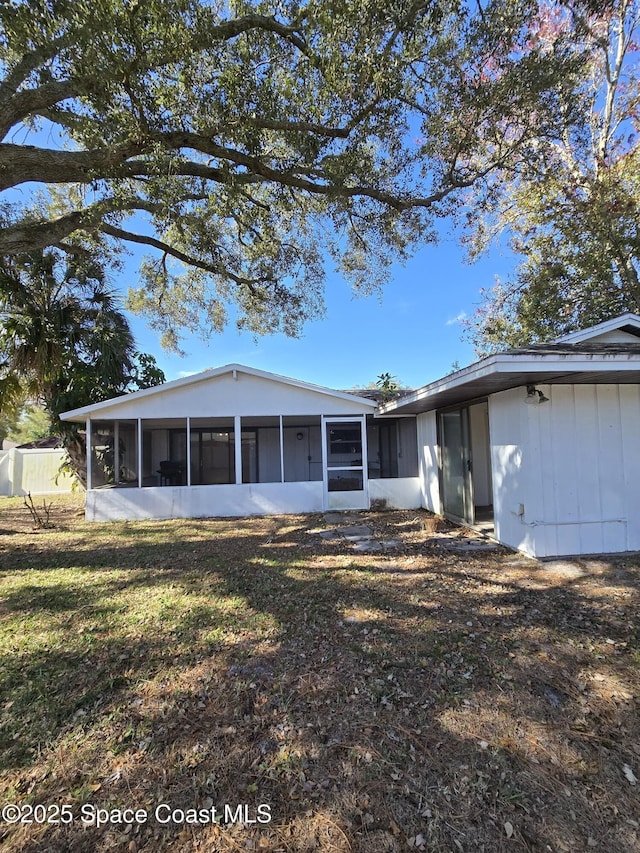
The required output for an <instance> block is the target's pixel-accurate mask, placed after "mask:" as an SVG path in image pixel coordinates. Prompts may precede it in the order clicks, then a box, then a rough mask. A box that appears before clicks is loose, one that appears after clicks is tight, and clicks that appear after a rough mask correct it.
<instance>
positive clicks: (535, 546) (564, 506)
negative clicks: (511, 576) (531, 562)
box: [489, 385, 640, 557]
mask: <svg viewBox="0 0 640 853" xmlns="http://www.w3.org/2000/svg"><path fill="white" fill-rule="evenodd" d="M537 387H538V388H540V390H541V391H543V393H544V394H545V395H546V396H547V397H549V402H548V403H544V404H542V405H540V406H527V405H524V403H523V398H524V389H522V388H518V389H514V390H511V391H504V392H502V393H500V394H494V395H492V396H491V397H490V398H489V420H490V434H491V453H492V467H493V475H494V483H493V492H494V512H495V521H496V538H497V539H499V540H500V541H501V542H503V543H505V544H506V545H510V546H511V547H514V548H518V549H520V550H522V551H525V552H526V553H529V554H535V555H536V556H539V557H544V556H556V555H563V554H564V555H568V554H589V553H608V552H619V551H628V550H640V387H639V386H637V385H553V386H548V385H538V386H537Z"/></svg>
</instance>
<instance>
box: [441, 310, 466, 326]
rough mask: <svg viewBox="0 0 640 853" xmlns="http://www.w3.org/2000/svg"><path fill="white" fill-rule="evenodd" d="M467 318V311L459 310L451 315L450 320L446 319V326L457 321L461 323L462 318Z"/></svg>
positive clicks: (452, 324)
mask: <svg viewBox="0 0 640 853" xmlns="http://www.w3.org/2000/svg"><path fill="white" fill-rule="evenodd" d="M466 319H467V312H466V311H460V313H459V314H456V316H455V317H452V318H451V319H450V320H447V322H446V325H447V326H455V325H456V324H457V323H462V321H463V320H466Z"/></svg>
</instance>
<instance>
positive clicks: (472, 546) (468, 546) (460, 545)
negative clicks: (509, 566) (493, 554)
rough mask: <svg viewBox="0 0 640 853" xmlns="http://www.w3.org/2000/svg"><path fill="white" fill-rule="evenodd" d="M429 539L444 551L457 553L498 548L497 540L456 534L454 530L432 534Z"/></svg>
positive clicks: (495, 549) (496, 549)
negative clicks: (452, 531)
mask: <svg viewBox="0 0 640 853" xmlns="http://www.w3.org/2000/svg"><path fill="white" fill-rule="evenodd" d="M429 541H430V542H431V543H433V544H434V545H438V546H439V547H440V548H444V549H445V550H446V551H454V552H455V553H457V554H469V553H474V552H477V551H498V550H500V546H499V545H498V543H497V542H491V541H490V540H488V539H481V538H480V536H477V537H476V536H456V534H455V532H454V533H453V534H450V533H441V534H439V535H437V536H432V537H431V539H430V540H429Z"/></svg>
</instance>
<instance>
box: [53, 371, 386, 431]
mask: <svg viewBox="0 0 640 853" xmlns="http://www.w3.org/2000/svg"><path fill="white" fill-rule="evenodd" d="M236 372H238V373H245V374H247V375H249V376H257V377H259V378H261V379H270V380H272V381H274V382H279V383H280V384H283V385H291V386H293V387H295V388H303V389H305V390H307V391H315V392H316V393H318V394H326V395H328V396H330V397H334V398H339V399H343V400H351V401H353V402H358V403H362V404H364V405H366V406H370V407H371V409H372V410H373V409H375V407H376V403H375V401H373V400H370V399H366V398H365V397H361V396H359V395H356V394H350V393H348V392H346V391H334V390H332V389H331V388H325V387H324V386H323V385H312V384H311V383H309V382H302V381H301V380H300V379H292V378H291V377H289V376H280V375H279V374H277V373H269V372H268V371H266V370H258V369H257V368H255V367H247V366H246V365H243V364H225V365H224V366H223V367H216V368H212V369H209V370H203V371H202V372H200V373H194V374H193V375H192V376H185V377H183V378H182V379H174V380H173V381H171V382H165V383H164V384H162V385H156V386H154V387H153V388H144V389H143V390H141V391H132V392H131V393H130V394H123V395H122V396H120V397H113V398H112V399H110V400H103V401H102V402H101V403H93V404H91V405H89V406H82V407H81V408H79V409H71V410H70V411H68V412H63V413H62V414H61V415H60V418H61V420H63V421H82V420H85V419H86V418H87V417H90V416H92V415H93V414H95V413H97V412H101V411H104V410H105V409H110V408H112V407H113V406H115V405H117V404H119V403H121V402H124V401H125V400H126V401H127V402H129V401H130V400H142V399H144V398H147V397H151V396H153V395H157V394H162V393H164V392H165V391H168V390H172V389H175V388H184V387H186V386H188V385H194V384H196V383H198V382H207V381H208V380H210V379H213V378H215V377H217V376H223V375H224V374H226V373H234V374H235V373H236Z"/></svg>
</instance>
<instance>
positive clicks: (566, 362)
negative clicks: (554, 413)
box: [379, 353, 640, 415]
mask: <svg viewBox="0 0 640 853" xmlns="http://www.w3.org/2000/svg"><path fill="white" fill-rule="evenodd" d="M638 369H640V356H638V355H636V354H635V353H634V354H629V355H626V354H624V353H616V354H612V355H608V356H602V355H591V354H589V353H570V354H566V355H561V356H559V355H555V354H540V355H525V356H523V355H517V354H513V355H510V354H509V353H499V354H497V355H490V356H487V358H483V359H482V361H478V362H476V363H475V364H471V365H469V367H464V368H462V370H457V371H456V372H455V373H450V374H449V375H448V376H445V377H443V378H442V379H437V380H436V381H435V382H430V383H429V384H428V385H425V386H423V387H422V388H418V390H417V391H415V392H414V393H413V394H410V395H408V396H407V397H402V398H401V399H400V400H394V401H392V402H390V403H386V404H385V405H384V406H380V409H379V411H380V414H383V415H386V414H390V413H391V412H393V411H394V410H395V409H401V408H402V407H403V406H407V405H410V404H412V403H417V402H419V401H420V400H425V399H427V398H428V397H430V396H431V395H432V394H439V393H441V392H442V391H449V390H451V389H453V388H459V387H461V386H464V385H466V384H467V383H469V382H472V381H474V380H477V379H482V378H484V377H485V376H492V375H495V374H499V373H579V372H580V371H581V370H582V371H585V370H588V371H589V372H590V373H591V372H604V373H606V372H607V371H609V370H616V371H627V370H629V371H637V370H638Z"/></svg>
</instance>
